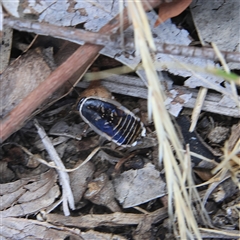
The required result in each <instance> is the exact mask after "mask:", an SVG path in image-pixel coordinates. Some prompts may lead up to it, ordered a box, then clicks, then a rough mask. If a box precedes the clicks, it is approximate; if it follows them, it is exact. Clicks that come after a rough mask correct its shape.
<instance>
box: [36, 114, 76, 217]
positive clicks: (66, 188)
mask: <svg viewBox="0 0 240 240" xmlns="http://www.w3.org/2000/svg"><path fill="white" fill-rule="evenodd" d="M34 125H35V127H36V128H37V131H38V135H39V136H40V138H41V140H42V143H43V145H44V147H45V149H46V150H47V152H48V154H49V156H50V158H51V160H52V161H54V163H55V164H56V166H57V167H58V168H61V169H65V166H64V165H63V163H62V161H61V159H60V157H59V156H58V153H57V151H56V150H55V148H54V146H53V144H52V142H51V140H50V139H49V137H48V136H47V134H46V132H45V130H44V129H43V127H41V126H40V124H39V123H38V122H37V120H36V119H35V121H34ZM57 171H58V175H59V181H60V184H61V186H62V197H63V212H64V215H65V216H69V215H70V212H69V209H68V204H69V206H70V208H71V209H72V210H74V209H75V206H74V198H73V194H72V190H71V187H70V180H69V176H68V174H67V173H66V171H60V170H57Z"/></svg>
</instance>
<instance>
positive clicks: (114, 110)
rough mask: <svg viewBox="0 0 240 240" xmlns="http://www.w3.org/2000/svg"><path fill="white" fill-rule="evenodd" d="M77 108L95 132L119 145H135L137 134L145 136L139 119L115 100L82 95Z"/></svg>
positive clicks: (144, 130)
mask: <svg viewBox="0 0 240 240" xmlns="http://www.w3.org/2000/svg"><path fill="white" fill-rule="evenodd" d="M78 110H79V113H80V116H81V117H82V119H83V120H84V121H85V122H86V123H87V124H88V125H89V126H90V127H91V128H92V129H93V130H94V131H95V132H96V133H98V134H99V135H100V136H103V137H105V138H106V139H107V140H109V141H113V142H114V143H116V144H117V145H119V146H123V147H129V146H135V145H136V144H137V138H138V137H139V135H141V136H145V132H146V129H145V127H144V125H143V123H142V122H141V120H140V119H139V118H138V117H136V116H135V115H134V114H133V113H132V112H131V111H129V110H128V109H127V108H125V107H123V106H122V105H121V104H120V103H118V102H117V101H115V100H112V99H107V98H102V97H96V96H87V97H82V98H81V99H80V101H79V102H78Z"/></svg>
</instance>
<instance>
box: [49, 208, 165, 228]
mask: <svg viewBox="0 0 240 240" xmlns="http://www.w3.org/2000/svg"><path fill="white" fill-rule="evenodd" d="M167 216H168V214H167V208H160V209H158V210H156V211H154V212H152V213H149V214H135V213H120V212H116V213H112V214H89V215H85V216H78V217H64V216H62V215H60V214H47V215H46V220H47V222H48V223H52V224H54V225H55V224H56V225H64V226H74V227H78V228H91V229H92V228H95V227H99V226H109V227H110V226H113V227H115V226H123V225H137V224H139V223H141V222H142V221H143V220H145V219H146V217H148V218H152V222H153V223H155V222H159V221H161V220H163V219H165V218H167Z"/></svg>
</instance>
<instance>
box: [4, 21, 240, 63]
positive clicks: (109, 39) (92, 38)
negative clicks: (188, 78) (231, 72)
mask: <svg viewBox="0 0 240 240" xmlns="http://www.w3.org/2000/svg"><path fill="white" fill-rule="evenodd" d="M4 23H5V24H6V25H7V26H10V27H12V28H14V29H17V30H19V31H26V32H34V33H36V34H39V35H44V36H54V37H55V38H60V39H65V40H67V41H70V42H74V43H77V44H80V45H82V44H83V43H84V42H85V43H92V44H99V45H106V44H107V45H108V46H109V45H110V46H113V47H115V48H122V47H123V46H122V43H121V41H119V40H118V38H120V36H119V35H118V34H116V33H114V34H112V35H107V33H106V34H104V33H93V32H89V31H85V30H82V29H75V28H69V27H57V26H54V25H51V24H46V23H37V22H34V23H33V22H31V21H29V20H22V19H15V18H5V19H4ZM124 42H125V43H126V45H125V46H124V47H125V48H132V46H133V45H134V44H133V43H134V38H129V37H128V38H127V39H125V41H124ZM155 45H156V48H157V49H156V53H165V54H171V55H180V56H185V57H194V58H195V57H196V58H205V59H210V60H213V61H217V60H218V57H217V56H216V53H215V52H214V50H213V49H211V48H207V47H201V48H200V47H191V46H182V45H174V44H167V43H157V42H156V43H155ZM221 53H222V55H223V57H224V59H225V60H226V61H227V62H236V63H239V62H240V54H239V53H238V52H226V51H221Z"/></svg>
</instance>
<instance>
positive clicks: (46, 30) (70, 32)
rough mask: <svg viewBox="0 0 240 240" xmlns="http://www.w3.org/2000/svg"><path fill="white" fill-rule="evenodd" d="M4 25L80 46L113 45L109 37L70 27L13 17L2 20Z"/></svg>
mask: <svg viewBox="0 0 240 240" xmlns="http://www.w3.org/2000/svg"><path fill="white" fill-rule="evenodd" d="M4 24H6V25H7V26H9V27H12V28H13V29H16V30H18V31H22V32H34V33H36V34H38V35H44V36H54V37H55V38H59V39H63V40H67V41H71V42H74V43H77V44H81V45H82V44H83V43H84V42H87V43H92V44H96V45H103V46H104V45H107V44H109V43H110V42H111V43H112V44H114V43H115V41H113V40H112V38H111V36H110V35H107V34H103V33H98V32H96V33H95V32H90V31H85V30H82V29H76V28H70V27H60V26H56V25H53V24H48V23H39V22H33V21H30V20H24V19H17V18H13V17H8V18H4ZM116 40H117V39H116Z"/></svg>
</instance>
